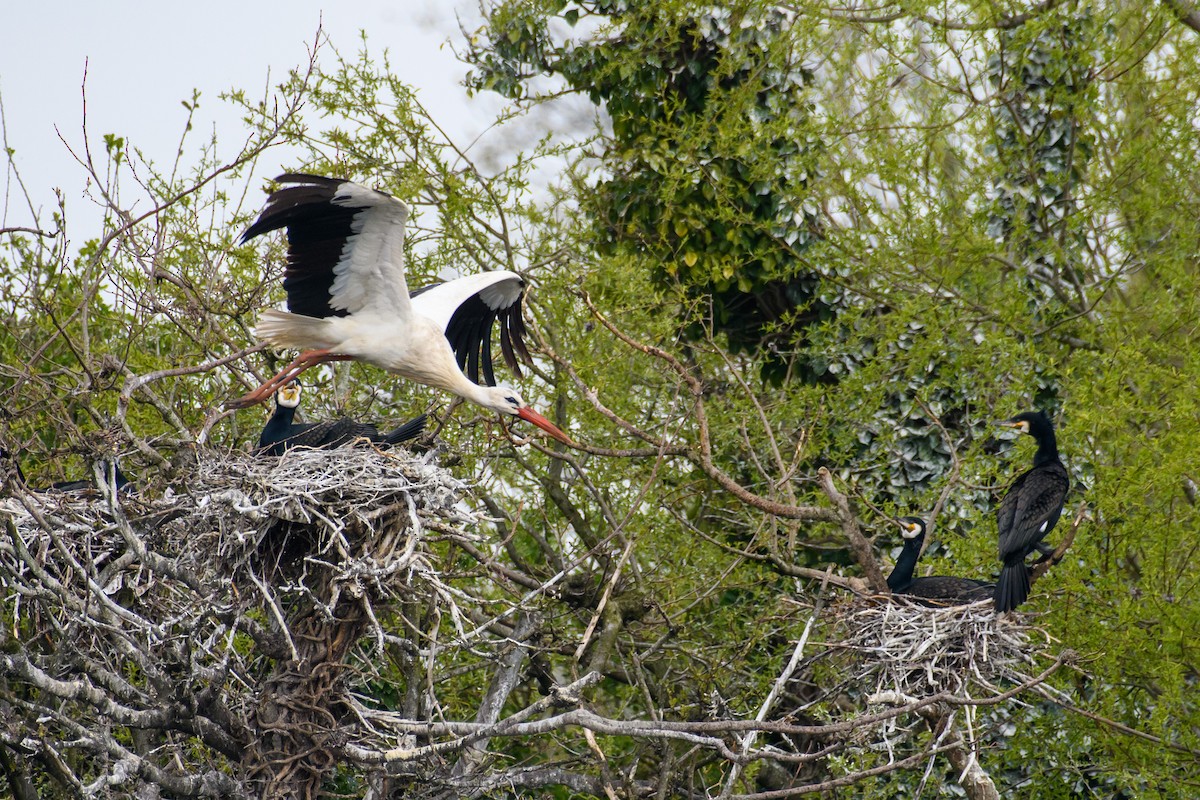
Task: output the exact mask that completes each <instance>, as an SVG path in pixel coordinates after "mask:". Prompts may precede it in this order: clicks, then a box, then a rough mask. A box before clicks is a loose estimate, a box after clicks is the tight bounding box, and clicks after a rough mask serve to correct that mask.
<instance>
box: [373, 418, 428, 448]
mask: <svg viewBox="0 0 1200 800" xmlns="http://www.w3.org/2000/svg"><path fill="white" fill-rule="evenodd" d="M426 419H428V415H427V414H422V415H421V416H419V417H413V418H412V419H410V420H409V421H408V422H406V423H404V424H403V425H401V426H400V427H399V428H396V430H394V431H392V432H391V433H389V434H387V435H386V436H384V437H383V440H384V441H385V442H387V443H388V444H400V443H401V442H407V441H408V440H409V439H415V438H417V437H418V436H420V435H421V433H422V432H423V431H424V430H425V420H426Z"/></svg>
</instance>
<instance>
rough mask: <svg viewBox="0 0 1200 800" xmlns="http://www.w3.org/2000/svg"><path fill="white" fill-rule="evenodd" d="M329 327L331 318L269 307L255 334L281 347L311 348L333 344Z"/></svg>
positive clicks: (294, 348)
mask: <svg viewBox="0 0 1200 800" xmlns="http://www.w3.org/2000/svg"><path fill="white" fill-rule="evenodd" d="M328 329H329V320H326V319H322V318H320V317H306V316H304V315H303V314H290V313H288V312H287V311H278V310H276V309H268V310H267V311H264V312H263V313H262V316H261V317H259V318H258V324H257V325H255V326H254V335H255V336H256V337H258V338H259V339H261V340H262V341H264V342H267V343H268V344H271V345H273V346H275V347H278V348H281V349H293V350H310V349H318V348H323V347H332V346H333V344H334V343H333V342H331V341H328V340H327V335H328V334H327V331H328Z"/></svg>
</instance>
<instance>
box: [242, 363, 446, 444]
mask: <svg viewBox="0 0 1200 800" xmlns="http://www.w3.org/2000/svg"><path fill="white" fill-rule="evenodd" d="M300 392H301V388H300V383H299V382H298V381H293V382H292V383H289V384H287V385H285V386H283V387H281V388H280V389H279V391H278V392H276V393H275V413H274V414H272V415H271V418H270V419H269V420H267V424H266V425H265V426H264V427H263V429H262V434H261V435H260V436H259V437H258V452H259V454H260V455H272V456H281V455H283V454H284V452H286V451H288V450H291V449H292V448H293V447H311V448H314V449H321V450H332V449H333V448H335V447H341V446H342V445H344V444H346V443H348V442H353V441H355V440H356V439H367V440H369V441H371V442H374V443H375V444H383V445H393V444H399V443H400V442H406V441H408V440H409V439H415V438H416V437H418V436H420V435H421V431H423V430H425V419H426V415H425V414H422V415H421V416H419V417H416V418H414V419H411V420H409V421H408V422H406V423H404V424H403V425H401V426H400V427H399V428H396V429H395V430H394V431H392V432H390V433H380V432H379V429H378V428H376V427H375V426H374V425H371V424H370V423H367V422H358V421H357V420H353V419H348V418H346V417H341V418H339V419H331V420H327V421H325V422H293V421H292V420H293V418H294V417H295V416H296V408H297V406H299V405H300Z"/></svg>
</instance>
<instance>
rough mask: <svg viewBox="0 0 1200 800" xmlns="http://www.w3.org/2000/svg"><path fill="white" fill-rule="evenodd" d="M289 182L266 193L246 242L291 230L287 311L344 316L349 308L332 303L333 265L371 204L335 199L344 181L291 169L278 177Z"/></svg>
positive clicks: (286, 285)
mask: <svg viewBox="0 0 1200 800" xmlns="http://www.w3.org/2000/svg"><path fill="white" fill-rule="evenodd" d="M275 180H276V182H277V183H280V184H284V186H283V188H281V189H277V190H276V191H274V192H272V193H271V195H270V196H269V197H267V202H266V204H265V205H264V206H263V210H262V213H260V214H259V215H258V219H257V220H255V221H254V224H253V225H251V226H250V227H249V228H247V229H246V232H245V233H244V234H242V241H243V242H245V241H247V240H249V239H252V238H254V237H255V236H260V235H262V234H264V233H269V232H270V231H274V230H278V229H279V228H285V227H286V228H287V240H288V253H287V269H286V270H285V272H284V277H283V288H284V291H286V292H287V306H288V311H291V312H292V313H293V314H303V315H305V316H309V317H335V316H337V317H341V316H346V314H347V313H348V312H347V311H346V310H345V309H335V308H333V307H332V306H330V304H329V303H330V300H331V299H332V295H331V294H330V291H329V289H330V286H332V285H333V268H334V267H335V266H336V265H337V263H338V261H340V260H341V258H342V252H343V250H344V249H345V247H346V241H347V240H348V239H349V238H350V237H351V236H352V235H353V233H354V229H353V226H354V218H355V217H356V216H357V215H358V214H359V213H362V212H363V211H364V209H367V208H368V207H367V206H352V205H346V204H345V203H344V202H339V203H336V204H335V203H334V202H333V198H334V196H335V195H337V193H338V190H339V189H340V188H341V186H342V185H343V184H345V183H346V181H344V180H339V179H336V178H326V177H323V176H320V175H300V174H296V173H288V174H286V175H280V176H279V177H278V178H276V179H275Z"/></svg>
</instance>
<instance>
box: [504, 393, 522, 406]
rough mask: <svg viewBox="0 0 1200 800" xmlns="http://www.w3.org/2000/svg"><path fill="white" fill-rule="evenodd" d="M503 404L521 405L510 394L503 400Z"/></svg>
mask: <svg viewBox="0 0 1200 800" xmlns="http://www.w3.org/2000/svg"><path fill="white" fill-rule="evenodd" d="M504 402H506V403H512V404H513V405H514V406H519V405H521V403H520V402H519V401H518V400H517V398H515V397H513V396H512V395H511V394H510V395H509V396H508V397H506V398H504Z"/></svg>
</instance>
